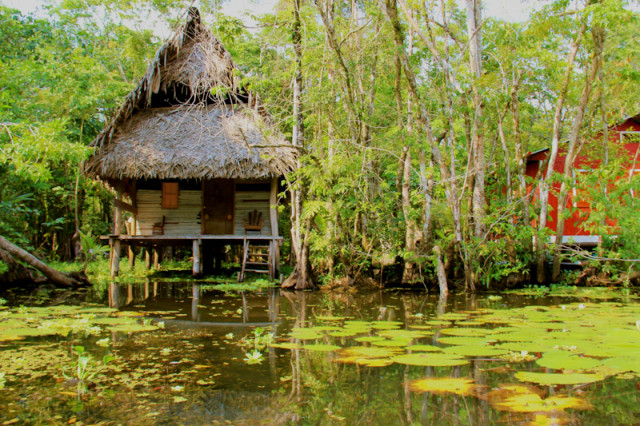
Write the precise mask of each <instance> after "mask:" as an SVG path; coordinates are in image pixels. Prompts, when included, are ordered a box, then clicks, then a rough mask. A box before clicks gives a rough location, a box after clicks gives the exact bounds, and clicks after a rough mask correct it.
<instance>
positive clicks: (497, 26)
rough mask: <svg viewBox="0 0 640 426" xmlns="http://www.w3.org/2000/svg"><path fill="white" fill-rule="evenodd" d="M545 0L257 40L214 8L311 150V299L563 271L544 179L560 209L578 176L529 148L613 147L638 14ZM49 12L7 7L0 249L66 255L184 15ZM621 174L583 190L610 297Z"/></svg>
mask: <svg viewBox="0 0 640 426" xmlns="http://www.w3.org/2000/svg"><path fill="white" fill-rule="evenodd" d="M540 3H541V5H540V7H539V8H538V9H537V11H535V12H534V13H532V15H531V16H530V18H529V19H528V20H527V21H525V22H508V21H504V20H499V19H495V18H492V17H485V16H483V12H482V2H481V1H479V0H476V1H473V0H465V1H451V0H427V1H423V2H417V1H413V0H377V1H374V0H351V1H339V0H315V1H304V0H281V1H280V2H279V3H278V5H277V7H276V8H275V10H274V11H273V12H272V13H270V14H266V15H263V16H257V17H255V22H257V25H256V26H255V27H251V28H249V27H246V26H245V24H244V23H243V22H242V21H241V20H239V19H237V18H233V17H229V16H225V15H223V14H222V13H221V12H220V5H219V4H217V2H210V1H204V0H203V1H202V2H200V4H199V5H198V6H199V7H200V11H201V13H202V15H203V21H204V22H206V23H208V24H209V25H211V26H212V30H213V31H214V32H215V34H217V35H218V37H219V38H220V40H221V41H222V42H223V43H224V45H225V46H226V48H227V49H228V50H229V51H230V52H231V54H232V57H233V58H234V60H235V62H236V63H237V64H238V66H239V67H240V69H241V70H242V72H243V74H242V78H243V84H245V85H246V86H247V87H250V88H251V90H253V91H254V92H256V93H258V94H259V96H260V100H261V102H262V103H263V104H264V106H265V107H266V109H267V110H268V111H269V112H270V114H271V115H272V117H273V120H274V122H275V123H277V125H278V126H279V127H280V129H281V130H282V131H283V132H285V134H287V135H288V137H290V138H291V140H292V142H293V143H294V144H295V145H297V146H299V147H301V151H302V152H303V155H302V156H301V157H300V168H299V170H298V171H297V172H296V173H294V174H292V175H290V176H288V177H287V182H288V184H289V189H288V191H287V193H283V199H285V198H286V199H287V202H286V203H285V204H286V210H287V212H288V213H290V217H291V232H290V237H291V238H290V240H291V245H290V254H289V256H290V257H291V262H292V263H294V264H297V265H298V266H297V272H299V273H300V274H301V276H302V277H303V278H302V279H301V280H300V282H301V283H302V284H301V285H304V283H305V282H307V281H308V279H313V280H314V281H316V282H321V283H322V282H324V283H329V282H336V281H338V280H339V279H342V280H344V281H346V282H356V283H362V282H366V281H370V282H376V283H383V284H386V283H391V282H394V283H398V282H402V283H406V284H418V283H426V284H427V285H436V284H439V285H440V290H441V291H442V292H446V291H447V289H448V287H449V286H450V285H451V284H452V283H458V284H460V286H461V288H464V289H465V290H466V291H474V290H478V289H483V288H492V287H494V286H496V285H497V284H498V283H501V284H514V283H518V282H524V281H536V280H537V281H539V282H548V281H554V282H558V281H559V280H561V279H562V277H561V275H560V273H561V271H560V269H559V265H560V261H561V260H562V259H563V257H564V256H567V253H566V252H563V251H561V250H560V248H559V247H557V246H553V245H550V244H546V243H545V241H547V240H548V237H549V236H550V231H549V230H548V229H546V227H545V225H544V224H545V221H546V217H547V215H548V213H549V212H548V209H547V204H546V202H545V197H546V194H547V193H548V191H549V183H550V182H551V179H559V180H561V181H562V180H563V179H564V181H566V185H563V186H562V188H563V190H562V191H564V195H565V196H566V193H567V192H568V191H569V190H570V187H571V184H570V182H569V181H568V178H567V174H566V173H565V175H563V176H560V175H557V176H556V175H552V176H549V179H547V180H541V179H534V180H531V179H529V178H527V177H526V176H525V156H526V154H527V153H528V152H531V151H535V150H537V149H540V148H545V147H551V148H552V150H553V149H556V150H557V149H558V146H559V145H560V144H562V143H563V142H564V141H568V142H566V143H567V144H569V145H567V146H570V145H571V144H573V145H572V146H574V147H576V149H577V148H579V147H581V148H582V149H590V150H593V151H594V155H602V154H599V153H598V149H600V148H598V147H597V146H594V144H591V145H590V144H587V143H585V141H589V140H591V139H590V138H593V135H595V134H602V133H604V134H605V135H606V129H607V128H608V126H609V125H611V124H613V123H616V122H619V121H621V120H622V119H624V118H626V117H629V116H634V115H636V114H638V113H639V112H640V98H639V97H638V95H637V94H638V89H637V87H638V83H639V82H640V69H639V68H638V66H637V64H638V58H640V46H638V44H637V43H635V42H634V41H635V40H636V39H638V37H639V36H640V14H639V13H638V12H637V11H635V10H637V6H638V2H637V1H631V0H576V1H568V0H546V1H543V2H540ZM47 4H48V6H47V8H48V13H49V16H48V18H43V17H40V16H30V15H24V14H22V13H20V12H19V11H17V10H11V9H9V8H6V7H0V235H2V236H4V237H5V238H7V239H8V240H10V241H12V242H13V243H15V244H17V245H19V246H21V247H23V248H25V249H27V250H29V251H30V252H32V253H35V254H36V255H38V256H39V257H40V258H43V259H47V260H61V261H71V260H74V259H77V258H79V257H81V256H82V249H81V246H82V244H81V242H82V238H81V237H82V236H83V235H84V236H91V235H92V236H97V235H101V234H106V233H108V228H109V222H110V218H111V211H110V209H111V200H112V194H110V193H109V192H108V191H107V190H106V189H105V188H104V187H103V186H102V184H100V183H99V182H96V181H94V180H92V179H90V178H87V177H86V176H84V175H83V173H82V170H83V161H84V160H85V159H86V158H87V157H88V156H89V155H90V153H91V152H92V151H91V147H90V143H91V141H92V140H93V139H94V138H95V136H96V135H97V134H98V132H99V131H100V130H101V128H102V127H103V126H104V125H105V124H106V123H107V121H108V120H109V117H110V116H111V115H112V114H113V112H114V110H115V108H117V106H118V105H119V104H120V103H121V102H122V100H123V98H124V96H126V95H127V93H128V92H129V91H130V90H131V89H132V88H133V87H134V86H135V84H136V83H137V81H138V79H139V78H140V77H141V76H142V75H143V73H144V71H145V68H146V64H147V63H148V62H149V61H150V60H151V58H152V55H153V54H154V52H155V50H156V49H157V47H158V46H159V45H160V44H161V43H162V41H163V40H162V39H161V35H160V34H158V33H156V32H154V28H156V27H155V26H154V25H155V24H162V25H169V26H170V25H176V24H177V23H179V22H180V21H181V19H182V18H183V16H184V14H185V13H186V10H187V8H188V6H190V5H191V2H190V1H186V0H152V1H144V0H108V1H93V0H63V1H61V2H51V3H47ZM596 145H597V144H596ZM612 158H613V157H612ZM619 173H620V162H619V161H615V160H612V161H610V162H606V163H605V164H604V165H603V167H601V168H600V169H599V170H598V172H597V173H593V174H589V175H587V176H585V177H584V178H583V180H584V182H581V181H579V182H578V185H583V186H584V188H585V191H584V193H588V196H589V197H590V202H591V204H592V206H593V210H594V211H596V212H598V214H594V215H592V217H590V218H589V220H588V221H587V225H586V226H588V227H590V229H592V230H594V232H596V231H597V232H598V233H600V234H603V235H609V234H616V235H617V238H615V239H612V238H603V239H602V240H601V242H600V243H599V245H598V247H597V248H596V251H595V254H594V255H593V256H592V257H593V258H594V260H593V269H592V271H593V274H599V276H600V277H602V279H603V280H607V282H608V283H621V282H629V280H630V279H632V278H633V277H634V276H636V275H637V271H638V267H637V260H638V259H640V244H638V235H640V221H638V220H637V219H636V217H637V215H636V212H637V211H638V207H639V206H638V199H637V198H635V197H633V196H631V195H629V194H631V193H632V192H630V191H629V190H630V189H633V188H634V187H636V188H637V182H636V181H635V180H634V179H631V180H629V181H628V183H625V184H624V185H622V186H620V187H618V188H617V189H616V190H615V191H612V190H610V189H609V190H607V186H608V185H607V184H606V183H605V184H603V182H607V181H608V180H609V179H612V178H615V176H616V174H619ZM625 182H626V180H625ZM527 185H530V186H531V185H532V186H533V187H534V191H538V192H539V193H540V194H541V197H537V198H536V199H533V198H532V197H531V195H528V193H527ZM562 191H561V192H562ZM559 195H560V196H561V197H562V196H563V194H562V193H561V194H559ZM541 200H542V201H541ZM567 214H568V213H566V212H565V213H563V217H565V216H566V215H567ZM605 215H606V216H607V217H609V218H610V219H614V220H617V221H618V224H619V226H618V227H616V228H615V229H614V228H612V227H611V226H607V225H606V223H605V220H604V219H603V218H604V216H605ZM557 240H558V241H561V238H560V239H557ZM534 241H537V244H534ZM629 260H631V261H629ZM634 260H635V261H634ZM550 262H553V264H554V267H553V268H549V269H548V270H546V268H545V264H547V263H550ZM3 265H4V264H0V267H2V268H3V271H4V272H6V270H7V269H8V266H7V265H4V266H3Z"/></svg>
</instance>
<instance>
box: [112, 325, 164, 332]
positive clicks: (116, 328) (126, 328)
mask: <svg viewBox="0 0 640 426" xmlns="http://www.w3.org/2000/svg"><path fill="white" fill-rule="evenodd" d="M107 329H108V330H109V331H121V332H124V333H135V332H139V331H152V330H157V329H158V327H156V326H155V325H144V324H123V325H116V326H113V327H108V328H107Z"/></svg>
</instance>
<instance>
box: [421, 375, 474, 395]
mask: <svg viewBox="0 0 640 426" xmlns="http://www.w3.org/2000/svg"><path fill="white" fill-rule="evenodd" d="M409 388H410V389H411V390H412V391H414V392H430V393H437V394H443V393H453V394H456V395H462V396H466V395H472V394H473V393H475V391H476V386H475V384H474V383H473V380H472V379H467V378H451V377H427V378H424V379H418V380H413V381H411V382H409Z"/></svg>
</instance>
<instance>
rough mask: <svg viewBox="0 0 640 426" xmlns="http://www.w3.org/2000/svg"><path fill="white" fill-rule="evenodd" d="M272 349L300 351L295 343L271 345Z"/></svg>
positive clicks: (300, 347)
mask: <svg viewBox="0 0 640 426" xmlns="http://www.w3.org/2000/svg"><path fill="white" fill-rule="evenodd" d="M271 347H272V348H281V349H302V346H301V345H299V344H297V343H291V342H283V343H272V344H271Z"/></svg>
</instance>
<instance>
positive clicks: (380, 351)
mask: <svg viewBox="0 0 640 426" xmlns="http://www.w3.org/2000/svg"><path fill="white" fill-rule="evenodd" d="M397 353H398V350H397V349H394V348H381V347H369V346H351V347H350V348H345V349H343V350H342V351H340V354H341V355H343V356H347V357H349V356H355V357H361V358H388V357H391V356H393V355H396V354H397Z"/></svg>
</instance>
